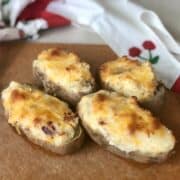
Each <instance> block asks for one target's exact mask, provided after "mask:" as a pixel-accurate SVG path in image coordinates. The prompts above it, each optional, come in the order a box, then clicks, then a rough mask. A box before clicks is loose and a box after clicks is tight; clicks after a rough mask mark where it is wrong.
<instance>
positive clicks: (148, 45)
mask: <svg viewBox="0 0 180 180" xmlns="http://www.w3.org/2000/svg"><path fill="white" fill-rule="evenodd" d="M142 47H143V48H144V50H146V51H148V57H143V56H141V53H142V50H141V49H140V48H138V47H136V46H133V47H131V48H129V56H131V57H139V58H140V59H142V60H146V61H149V62H151V63H152V64H156V63H158V61H159V56H153V54H152V51H153V50H155V49H156V45H155V43H153V42H152V41H150V40H146V41H144V42H143V43H142Z"/></svg>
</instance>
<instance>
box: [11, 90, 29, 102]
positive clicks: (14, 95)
mask: <svg viewBox="0 0 180 180" xmlns="http://www.w3.org/2000/svg"><path fill="white" fill-rule="evenodd" d="M11 98H12V101H13V102H15V101H19V100H24V99H26V98H27V95H26V94H25V93H23V92H20V91H18V90H17V89H15V90H13V91H12V94H11Z"/></svg>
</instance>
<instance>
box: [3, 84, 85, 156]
mask: <svg viewBox="0 0 180 180" xmlns="http://www.w3.org/2000/svg"><path fill="white" fill-rule="evenodd" d="M2 102H3V106H4V109H5V114H6V115H7V117H8V123H9V124H10V125H11V126H13V127H14V128H15V129H16V130H17V132H18V134H24V135H25V136H26V137H27V138H28V139H29V140H30V141H32V142H33V143H35V144H37V145H39V146H41V147H43V148H45V149H47V150H50V151H52V152H55V153H58V154H62V155H63V154H68V153H72V152H74V151H76V150H77V149H79V148H80V147H81V145H82V143H83V140H84V132H83V129H82V128H81V126H80V124H79V118H78V117H77V116H76V114H75V113H73V112H72V111H71V109H70V108H69V107H68V105H67V104H66V103H65V102H63V101H60V100H59V99H57V98H55V97H52V96H50V95H48V94H45V93H43V92H42V91H40V90H37V89H35V88H32V87H31V86H29V85H24V84H20V83H17V82H11V83H10V85H9V86H8V87H7V88H6V89H5V90H3V92H2Z"/></svg>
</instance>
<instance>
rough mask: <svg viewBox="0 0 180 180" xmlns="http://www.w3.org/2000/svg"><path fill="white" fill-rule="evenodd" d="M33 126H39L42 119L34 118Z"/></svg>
mask: <svg viewBox="0 0 180 180" xmlns="http://www.w3.org/2000/svg"><path fill="white" fill-rule="evenodd" d="M33 121H34V124H35V125H36V124H39V123H40V122H41V121H42V119H41V118H38V117H36V118H34V120H33Z"/></svg>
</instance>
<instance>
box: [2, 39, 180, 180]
mask: <svg viewBox="0 0 180 180" xmlns="http://www.w3.org/2000/svg"><path fill="white" fill-rule="evenodd" d="M50 47H62V48H66V49H69V50H72V51H74V52H76V53H78V54H79V56H80V57H81V58H82V59H83V60H85V61H87V62H89V63H90V64H91V66H92V71H93V73H94V74H96V72H97V69H98V67H99V65H100V64H101V63H102V62H104V61H107V60H112V59H114V58H115V57H116V55H115V54H114V53H113V52H112V51H111V50H110V49H109V48H108V47H107V46H98V45H95V46H94V45H70V44H69V45H67V44H66V45H65V44H64V45H63V44H33V43H26V42H12V43H1V44H0V90H2V89H3V88H5V86H7V85H8V83H9V82H10V81H12V80H16V81H19V82H30V83H33V77H32V61H33V59H35V58H36V56H37V54H38V53H39V52H40V51H41V50H43V49H46V48H50ZM158 116H159V118H160V119H161V121H162V122H163V123H164V124H165V125H167V127H168V128H170V129H172V130H173V132H174V135H175V136H176V139H177V144H176V148H175V153H174V154H173V156H172V157H171V158H170V159H169V160H168V161H166V162H165V163H162V164H148V165H147V164H140V163H136V162H133V161H130V160H126V159H123V158H120V157H117V156H115V155H113V154H111V153H110V152H108V151H105V150H104V149H102V148H101V147H99V146H98V145H96V144H95V143H94V142H92V141H91V140H90V139H89V138H88V137H87V138H86V142H85V144H84V146H83V147H82V149H81V150H80V151H78V152H77V153H74V154H71V155H66V156H58V155H54V154H52V153H50V152H47V151H44V150H42V149H41V148H39V147H38V146H36V145H33V144H32V143H30V142H29V141H27V140H26V138H23V137H22V136H19V135H18V134H17V133H16V132H15V131H14V130H13V129H12V128H11V127H10V126H9V125H8V123H7V119H6V118H5V117H4V112H3V108H2V105H0V180H31V179H32V180H44V179H46V180H51V179H52V180H56V179H58V180H124V179H130V180H131V179H136V180H151V179H153V180H156V179H157V180H161V179H162V180H166V179H167V180H168V179H174V180H178V179H180V145H179V140H180V97H179V95H177V94H173V93H170V92H168V93H167V95H166V98H165V103H164V105H163V107H162V109H161V111H160V114H159V115H158Z"/></svg>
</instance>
